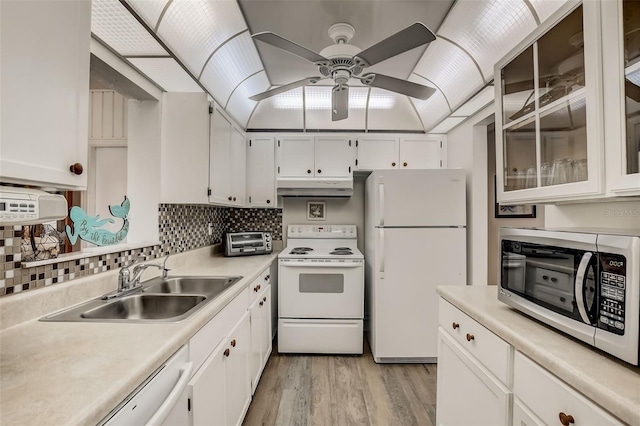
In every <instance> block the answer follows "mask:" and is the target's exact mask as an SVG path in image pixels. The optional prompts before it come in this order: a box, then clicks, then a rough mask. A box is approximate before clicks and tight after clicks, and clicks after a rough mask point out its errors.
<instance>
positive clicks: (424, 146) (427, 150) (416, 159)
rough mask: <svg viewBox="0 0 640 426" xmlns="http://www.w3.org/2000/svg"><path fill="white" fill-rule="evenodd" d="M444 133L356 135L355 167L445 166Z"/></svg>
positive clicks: (423, 167)
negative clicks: (441, 135)
mask: <svg viewBox="0 0 640 426" xmlns="http://www.w3.org/2000/svg"><path fill="white" fill-rule="evenodd" d="M444 142H445V141H444V136H443V137H440V138H434V137H430V136H429V137H427V136H419V137H417V136H411V137H408V136H407V137H400V138H398V137H393V136H389V137H383V136H365V137H358V138H357V143H356V146H357V149H358V160H357V168H358V170H380V169H438V168H442V167H444V166H445V161H444V159H445V157H446V156H445V155H444V149H445V143H444Z"/></svg>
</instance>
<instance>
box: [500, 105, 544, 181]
mask: <svg viewBox="0 0 640 426" xmlns="http://www.w3.org/2000/svg"><path fill="white" fill-rule="evenodd" d="M503 139H504V167H505V169H504V190H505V191H514V190H518V189H524V188H525V187H526V186H525V181H526V171H527V170H528V169H529V168H530V167H531V165H532V164H536V123H535V118H533V117H532V118H529V119H527V120H525V121H523V122H521V123H517V124H515V125H513V126H511V127H509V128H507V129H505V130H504V138H503Z"/></svg>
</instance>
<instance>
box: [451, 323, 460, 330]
mask: <svg viewBox="0 0 640 426" xmlns="http://www.w3.org/2000/svg"><path fill="white" fill-rule="evenodd" d="M451 327H453V329H454V330H455V329H456V328H460V324H458V323H457V322H454V323H452V324H451Z"/></svg>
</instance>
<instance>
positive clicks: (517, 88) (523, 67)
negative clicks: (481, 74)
mask: <svg viewBox="0 0 640 426" xmlns="http://www.w3.org/2000/svg"><path fill="white" fill-rule="evenodd" d="M533 69H534V66H533V46H530V47H529V48H528V49H527V50H525V51H524V52H522V53H521V54H520V55H518V57H517V58H515V59H514V60H513V61H511V62H510V63H509V64H508V65H507V66H505V67H504V68H503V69H502V71H501V84H502V114H503V120H502V124H503V125H506V124H508V123H510V122H512V121H515V120H517V119H518V118H520V117H523V116H525V115H527V114H529V113H530V112H532V111H533V110H534V107H535V103H534V97H533V96H534V88H533V82H534V77H533Z"/></svg>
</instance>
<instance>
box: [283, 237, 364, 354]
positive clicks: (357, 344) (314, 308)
mask: <svg viewBox="0 0 640 426" xmlns="http://www.w3.org/2000/svg"><path fill="white" fill-rule="evenodd" d="M363 318H364V256H363V255H362V253H361V252H360V251H359V250H358V236H357V228H356V226H355V225H289V226H288V227H287V247H286V248H285V249H284V250H283V251H282V253H280V254H279V255H278V352H280V353H342V354H361V353H362V351H363Z"/></svg>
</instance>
